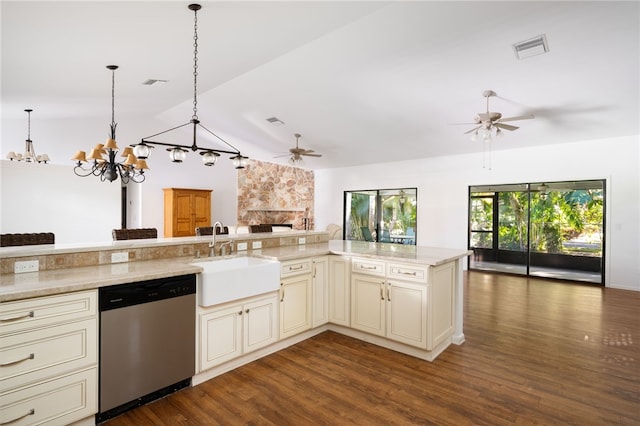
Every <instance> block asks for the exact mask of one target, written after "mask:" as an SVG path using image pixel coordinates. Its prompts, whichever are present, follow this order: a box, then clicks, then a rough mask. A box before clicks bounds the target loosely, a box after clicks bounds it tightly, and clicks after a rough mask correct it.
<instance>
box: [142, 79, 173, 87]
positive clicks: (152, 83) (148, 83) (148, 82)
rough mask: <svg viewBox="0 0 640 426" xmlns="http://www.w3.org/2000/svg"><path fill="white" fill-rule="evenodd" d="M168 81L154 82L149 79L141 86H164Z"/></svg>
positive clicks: (154, 80)
mask: <svg viewBox="0 0 640 426" xmlns="http://www.w3.org/2000/svg"><path fill="white" fill-rule="evenodd" d="M168 81H169V80H156V79H153V78H150V79H148V80H147V81H145V82H143V83H142V84H144V85H145V86H157V85H160V84H164V83H166V82H168Z"/></svg>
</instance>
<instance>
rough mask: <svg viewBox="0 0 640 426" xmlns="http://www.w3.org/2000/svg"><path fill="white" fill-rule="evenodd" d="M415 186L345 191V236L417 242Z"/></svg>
mask: <svg viewBox="0 0 640 426" xmlns="http://www.w3.org/2000/svg"><path fill="white" fill-rule="evenodd" d="M417 193H418V190H417V188H399V189H373V190H362V191H345V193H344V238H345V239H346V240H360V241H373V242H382V243H396V244H412V245H415V244H416V235H417V232H416V231H417Z"/></svg>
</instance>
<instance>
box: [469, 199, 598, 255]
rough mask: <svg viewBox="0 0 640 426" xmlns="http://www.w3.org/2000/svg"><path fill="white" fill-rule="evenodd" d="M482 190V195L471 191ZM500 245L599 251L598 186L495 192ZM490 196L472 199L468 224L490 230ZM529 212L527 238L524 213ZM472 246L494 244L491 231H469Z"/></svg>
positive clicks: (570, 251)
mask: <svg viewBox="0 0 640 426" xmlns="http://www.w3.org/2000/svg"><path fill="white" fill-rule="evenodd" d="M472 195H481V194H472ZM497 198H498V209H499V213H498V248H499V249H501V250H515V251H525V250H526V247H527V243H528V242H529V244H530V247H531V250H532V251H537V252H543V253H565V254H585V255H592V256H601V253H602V231H603V230H602V228H601V224H602V223H603V215H604V212H603V193H602V190H600V189H598V190H592V189H585V190H567V191H549V192H548V193H547V194H540V193H539V192H531V208H530V209H529V193H528V192H524V191H523V192H517V191H514V192H498V197H497ZM493 208H494V206H493V198H492V195H491V196H490V195H488V194H487V197H485V198H473V199H472V202H471V212H470V217H471V227H472V228H471V229H472V230H473V231H481V230H485V231H491V230H492V226H493V225H492V224H493ZM529 214H530V215H531V226H530V236H529V241H527V233H528V231H529V225H528V219H529V218H528V215H529ZM472 234H473V235H472V242H471V243H472V245H473V246H474V247H483V248H492V243H493V241H492V233H491V232H473V233H472Z"/></svg>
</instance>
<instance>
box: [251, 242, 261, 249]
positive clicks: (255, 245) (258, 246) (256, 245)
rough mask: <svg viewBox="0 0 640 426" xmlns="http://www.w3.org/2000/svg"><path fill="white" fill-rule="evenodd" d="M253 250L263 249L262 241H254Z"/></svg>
mask: <svg viewBox="0 0 640 426" xmlns="http://www.w3.org/2000/svg"><path fill="white" fill-rule="evenodd" d="M251 248H252V249H254V250H257V249H261V248H262V241H254V242H252V243H251Z"/></svg>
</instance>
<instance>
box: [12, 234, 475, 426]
mask: <svg viewBox="0 0 640 426" xmlns="http://www.w3.org/2000/svg"><path fill="white" fill-rule="evenodd" d="M286 234H291V235H277V236H276V235H271V234H270V235H264V234H263V235H260V234H254V235H251V236H249V238H247V236H242V237H241V236H230V237H225V238H224V239H223V238H220V240H223V241H228V240H232V241H233V242H234V243H235V245H236V246H237V244H239V243H240V244H242V243H243V242H249V243H252V242H253V241H258V240H259V241H260V243H261V244H256V245H253V244H250V246H256V247H261V248H257V249H252V250H251V249H250V250H248V251H241V252H239V253H237V252H236V253H234V254H233V255H232V256H223V257H220V256H218V257H211V258H209V257H203V256H202V254H203V253H205V254H207V253H208V250H207V248H208V239H204V240H203V239H198V238H192V239H181V238H178V239H171V241H166V240H164V241H158V242H156V244H154V242H150V241H139V242H135V241H133V242H125V243H124V244H113V245H110V244H107V245H105V246H103V247H100V248H99V251H96V249H95V248H90V249H87V250H86V251H83V250H82V249H77V250H72V249H70V248H62V249H60V251H58V250H56V248H55V247H38V248H36V249H35V250H33V251H30V250H29V249H28V248H26V247H23V248H19V249H16V248H12V249H9V250H3V249H0V260H2V261H3V265H2V267H3V272H5V273H3V274H2V275H0V302H2V303H0V320H1V321H2V323H0V325H2V327H0V335H1V336H2V337H3V341H4V342H5V343H6V345H9V346H7V348H5V347H4V346H5V343H3V347H2V348H1V349H2V350H5V349H7V350H9V351H17V352H19V351H20V350H21V348H22V346H21V345H22V343H20V344H18V343H19V342H21V341H22V340H21V339H23V337H22V336H24V338H27V337H28V336H29V333H32V332H36V331H37V333H39V336H40V337H39V338H41V339H44V340H43V341H46V342H47V344H48V345H55V344H56V343H55V342H56V341H58V340H57V339H59V338H63V336H67V335H69V334H68V333H67V332H66V331H65V330H66V328H65V329H64V330H63V328H64V327H71V326H72V325H73V327H75V328H74V329H73V333H74V334H73V335H78V336H86V337H82V338H78V339H77V341H74V343H73V344H71V343H67V342H63V341H60V343H59V345H60V346H61V347H63V346H64V347H66V348H69V349H68V350H67V352H69V354H68V359H69V361H64V362H59V361H56V363H55V367H53V365H54V364H53V363H52V367H51V368H47V369H39V370H37V371H40V372H39V373H38V375H35V373H30V372H29V371H31V370H29V369H28V365H30V363H31V362H32V361H31V359H33V358H34V357H33V356H30V355H29V354H26V355H21V354H18V353H17V352H16V355H15V356H16V357H17V358H16V359H22V357H24V356H26V357H27V361H26V362H21V363H19V364H16V366H18V365H21V366H22V367H20V368H27V370H25V372H24V373H19V372H16V373H12V374H11V375H10V376H9V379H7V380H9V382H7V385H8V387H5V388H6V391H5V392H4V393H2V394H0V408H2V407H4V406H5V403H9V404H14V402H13V401H22V400H23V398H24V401H25V404H27V405H28V401H30V400H31V399H32V398H33V397H34V395H35V394H34V395H32V392H31V391H30V389H34V391H35V390H38V392H40V390H41V391H42V392H43V393H42V395H47V393H46V392H48V390H47V389H48V388H46V386H48V383H58V382H60V383H62V381H64V380H67V377H68V378H69V380H71V379H73V380H74V383H77V385H74V386H78V387H79V388H81V389H84V390H83V391H82V393H81V394H78V395H77V396H76V397H77V401H76V400H73V401H76V402H74V404H76V405H77V406H78V407H80V408H78V409H77V411H75V412H73V413H72V412H66V411H65V413H66V414H64V415H65V416H67V417H60V419H62V418H64V419H65V421H70V420H71V419H74V418H75V419H76V420H82V419H84V420H85V424H91V418H90V417H87V416H89V415H92V414H93V413H96V412H97V404H96V398H97V392H95V393H94V390H95V389H96V386H97V384H96V381H97V371H98V368H99V360H98V357H97V355H96V353H97V352H96V351H97V349H98V345H97V336H99V335H100V331H99V329H98V324H99V313H98V311H97V309H96V304H97V302H98V300H97V299H98V297H97V295H98V289H99V288H101V287H106V286H113V285H117V284H123V283H131V282H139V281H144V280H150V279H156V278H165V277H173V276H179V275H185V274H199V273H202V272H203V268H202V267H200V266H197V265H195V264H194V263H202V262H208V261H211V262H224V261H225V260H228V259H232V258H237V257H239V256H252V257H258V258H264V259H269V260H274V261H278V262H280V265H281V269H280V281H281V282H280V290H278V291H272V290H271V291H270V292H268V293H264V294H257V295H253V296H251V297H245V298H243V299H241V300H233V301H229V302H226V303H221V304H219V305H213V306H202V305H200V304H199V305H198V306H194V314H195V316H196V318H195V319H196V321H197V324H198V327H197V332H196V333H197V336H196V353H197V359H196V371H195V372H194V376H193V378H192V384H193V385H196V384H198V383H201V382H203V381H205V380H208V379H210V378H212V377H215V376H217V375H220V374H223V373H224V372H226V371H230V370H232V369H234V368H236V367H238V366H240V365H243V364H246V363H248V362H251V361H253V360H255V359H258V358H261V357H263V356H265V355H268V354H270V353H273V352H276V351H278V350H281V349H283V348H285V347H287V346H290V345H293V344H295V343H297V342H300V341H302V340H305V339H307V338H309V337H311V336H314V335H316V334H319V333H322V332H324V331H326V330H332V331H336V332H339V333H342V334H345V335H348V336H351V337H354V338H357V339H361V340H364V341H368V342H371V343H374V344H377V345H380V346H383V347H386V348H389V349H392V350H396V351H400V352H403V353H406V354H409V355H412V356H415V357H418V358H421V359H425V360H427V361H433V360H434V359H435V358H436V357H437V356H438V355H439V354H440V353H441V352H442V351H444V350H445V349H446V348H447V347H448V346H449V345H450V344H451V343H453V344H462V343H463V342H464V333H463V323H462V290H463V287H462V268H463V265H462V259H463V258H464V257H466V256H467V255H468V254H469V252H468V251H466V250H457V249H442V248H430V247H420V246H418V247H416V246H404V245H395V244H380V243H368V242H359V241H341V240H332V241H322V238H323V235H322V233H315V234H313V233H296V232H292V233H286ZM241 238H244V240H242V239H241ZM270 239H277V243H276V242H274V241H270ZM318 239H320V241H319V242H318V241H317V240H318ZM122 252H127V253H128V256H129V261H128V262H116V263H111V262H110V261H111V260H113V259H114V256H113V255H114V253H115V254H117V256H116V258H119V257H118V256H120V255H121V253H122ZM154 256H155V257H157V258H154ZM196 256H197V257H196ZM87 258H89V262H90V263H91V262H93V263H96V264H89V265H86V262H87ZM30 259H39V261H40V264H41V265H43V269H42V270H40V271H39V272H29V273H20V274H12V273H6V271H8V270H11V269H13V265H14V264H15V262H21V261H28V260H30ZM78 264H80V265H82V264H85V266H74V265H78ZM61 307H63V308H64V309H65V310H64V311H60V312H59V310H60V309H61ZM67 308H68V309H69V310H68V311H66V309H67ZM51 309H53V310H51ZM43 310H46V313H45V311H43ZM34 312H35V314H34ZM41 312H42V313H45V315H44V316H40V315H41ZM50 313H51V314H50ZM52 315H53V316H52ZM61 315H65V316H61ZM67 318H68V319H67ZM250 318H253V319H250ZM67 324H68V325H67ZM243 324H244V325H243ZM43 327H46V328H43ZM58 329H60V330H62V331H64V333H63V334H60V336H61V337H57V336H58V334H55V335H51V336H47V335H45V334H43V333H45V332H46V331H47V330H51V331H52V332H55V333H58V331H57V330H58ZM32 330H33V331H32ZM54 336H55V338H54ZM64 338H66V337H64ZM13 341H15V342H18V343H16V344H15V345H14V344H12V343H11V342H13ZM221 342H222V343H221ZM14 346H15V347H14ZM51 348H53V346H51ZM76 348H77V350H76ZM221 348H222V349H224V350H226V349H225V348H230V350H229V351H226V352H223V353H221V352H220V350H221ZM72 349H73V351H72ZM31 352H33V350H31ZM31 352H30V353H31ZM48 353H54V352H51V351H49V352H48ZM78 354H80V355H81V356H78ZM43 356H44V355H43ZM65 356H66V355H65ZM35 359H36V360H38V359H40V360H43V359H46V358H42V356H40V355H36V356H35ZM40 362H42V361H40ZM34 371H36V370H34ZM70 374H73V375H70ZM52 380H53V381H52ZM61 389H62V388H61ZM60 398H61V401H62V400H63V399H64V398H67V397H65V396H64V395H60ZM69 401H71V402H73V401H72V400H71V399H69ZM8 406H9V405H7V407H8ZM16 407H18V406H16ZM25 407H26V405H25ZM39 407H40V408H38V410H36V411H35V412H37V413H38V415H45V414H46V413H47V412H49V410H61V408H60V407H62V406H61V405H60V404H58V403H56V402H55V398H44V397H43V399H42V403H41V406H39ZM62 408H64V407H62ZM21 410H22V409H21ZM0 411H4V409H2V410H0ZM25 412H29V411H28V410H27V411H25ZM6 413H8V414H7V416H9V414H11V413H9V412H6ZM22 414H23V413H22V411H19V410H16V413H13V414H11V415H10V416H9V417H7V419H5V418H4V417H5V416H4V414H3V415H1V416H0V420H2V421H4V420H11V419H12V418H14V417H15V416H19V415H22ZM60 415H61V416H62V414H60ZM74 416H75V417H74Z"/></svg>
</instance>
